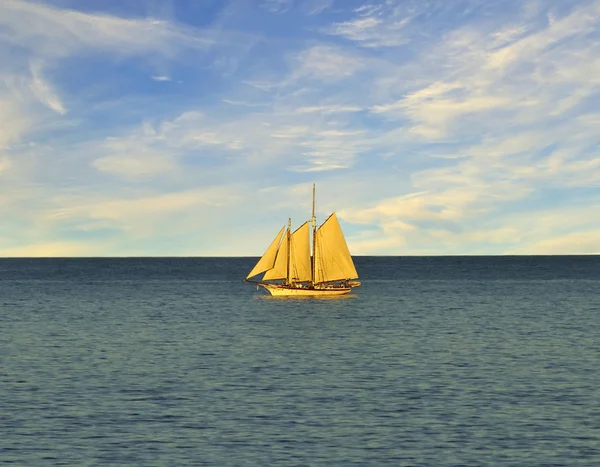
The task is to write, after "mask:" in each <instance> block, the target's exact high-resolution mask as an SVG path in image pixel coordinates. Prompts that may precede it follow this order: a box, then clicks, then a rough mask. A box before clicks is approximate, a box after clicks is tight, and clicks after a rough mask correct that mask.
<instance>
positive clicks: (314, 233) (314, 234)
mask: <svg viewBox="0 0 600 467" xmlns="http://www.w3.org/2000/svg"><path fill="white" fill-rule="evenodd" d="M311 222H312V240H313V241H312V246H313V251H312V268H311V270H310V279H311V283H312V285H313V286H314V285H315V268H316V263H317V257H316V253H317V244H316V243H315V240H316V239H317V218H316V217H315V184H314V183H313V190H312V217H311Z"/></svg>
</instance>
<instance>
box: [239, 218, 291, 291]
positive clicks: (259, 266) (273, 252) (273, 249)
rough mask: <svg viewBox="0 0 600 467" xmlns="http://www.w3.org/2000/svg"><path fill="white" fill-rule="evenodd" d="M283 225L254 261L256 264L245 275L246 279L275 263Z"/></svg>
mask: <svg viewBox="0 0 600 467" xmlns="http://www.w3.org/2000/svg"><path fill="white" fill-rule="evenodd" d="M284 229H285V227H282V228H281V230H280V231H279V233H278V234H277V237H275V240H273V242H271V245H269V248H267V251H265V253H264V254H263V255H262V257H261V258H260V259H259V260H258V263H256V266H254V268H253V269H252V271H250V274H248V275H247V276H246V279H250V278H251V277H254V276H256V275H258V274H260V273H262V272H265V271H266V270H268V269H271V268H272V267H273V266H274V264H275V257H276V256H277V250H278V248H279V243H280V242H281V235H282V234H283V230H284Z"/></svg>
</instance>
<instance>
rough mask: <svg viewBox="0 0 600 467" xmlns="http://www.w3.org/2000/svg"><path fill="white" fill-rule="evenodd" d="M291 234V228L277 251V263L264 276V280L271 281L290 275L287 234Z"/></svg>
mask: <svg viewBox="0 0 600 467" xmlns="http://www.w3.org/2000/svg"><path fill="white" fill-rule="evenodd" d="M288 235H289V230H286V232H285V236H284V237H283V241H282V242H281V245H279V250H278V251H277V257H276V258H275V264H274V265H273V267H272V268H271V269H269V270H268V271H267V272H266V273H265V275H264V276H263V280H264V281H271V280H275V279H286V278H287V275H288V260H289V255H288V252H289V242H288V239H287V236H288Z"/></svg>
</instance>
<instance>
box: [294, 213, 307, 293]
mask: <svg viewBox="0 0 600 467" xmlns="http://www.w3.org/2000/svg"><path fill="white" fill-rule="evenodd" d="M290 243H291V245H290V246H291V251H290V281H291V282H304V281H310V280H311V276H310V229H309V227H308V222H305V223H304V224H302V225H301V226H300V227H298V228H297V229H296V231H295V232H294V233H293V234H292V236H291V239H290Z"/></svg>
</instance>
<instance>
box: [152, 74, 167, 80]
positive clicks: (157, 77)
mask: <svg viewBox="0 0 600 467" xmlns="http://www.w3.org/2000/svg"><path fill="white" fill-rule="evenodd" d="M152 79H153V80H154V81H171V78H170V77H169V76H164V75H160V76H153V77H152Z"/></svg>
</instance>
